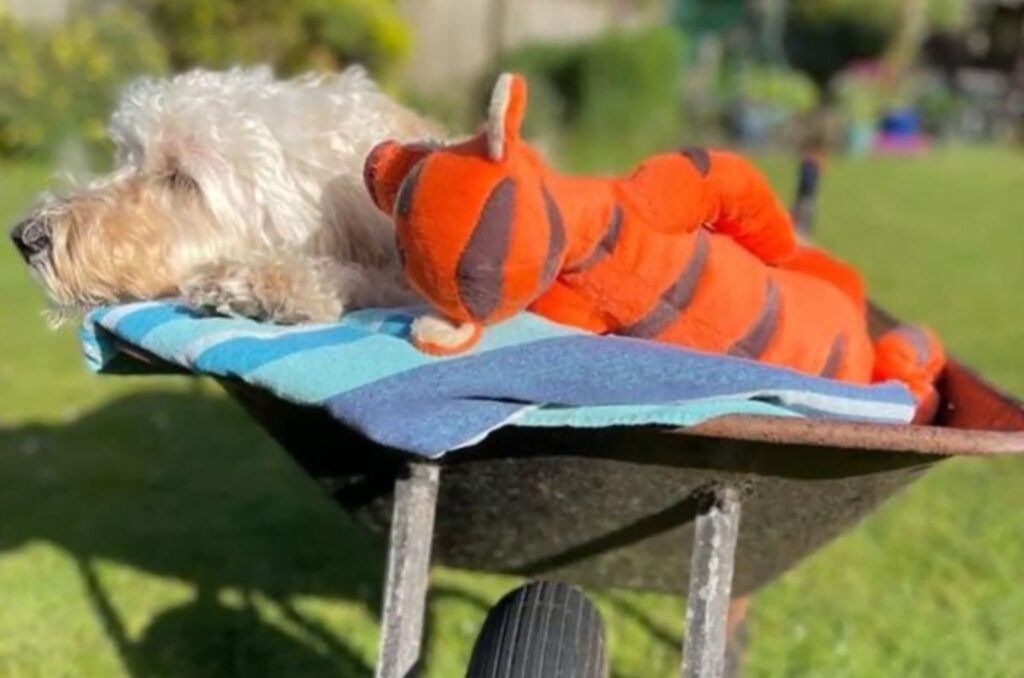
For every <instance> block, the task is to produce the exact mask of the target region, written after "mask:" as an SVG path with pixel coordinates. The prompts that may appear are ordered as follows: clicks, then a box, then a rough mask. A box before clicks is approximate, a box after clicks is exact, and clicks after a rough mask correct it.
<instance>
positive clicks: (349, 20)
mask: <svg viewBox="0 0 1024 678" xmlns="http://www.w3.org/2000/svg"><path fill="white" fill-rule="evenodd" d="M139 5H140V6H141V7H142V8H143V9H144V10H145V11H146V13H147V14H148V15H149V17H150V19H151V23H152V25H153V26H155V27H156V28H157V30H158V31H159V32H160V36H161V40H162V41H163V43H164V44H165V45H166V47H167V50H168V52H169V54H170V59H171V64H172V65H173V66H174V67H175V68H176V69H182V68H188V67H191V66H196V65H202V66H208V67H212V68H224V67H227V66H231V65H234V64H236V63H253V62H264V63H270V64H273V65H274V66H275V67H277V69H278V70H279V71H281V72H282V73H284V74H289V73H295V72H298V71H303V70H308V69H310V68H318V69H331V70H333V69H336V68H338V67H339V66H342V65H345V64H347V63H351V62H359V63H362V64H364V65H365V66H367V67H368V68H369V69H370V70H371V71H373V72H374V73H375V74H376V75H377V77H378V78H382V79H385V80H387V79H388V78H389V77H390V76H392V75H393V72H394V68H395V67H396V66H397V64H398V63H399V62H400V60H401V58H402V57H403V56H404V55H405V54H406V53H407V51H408V49H409V47H410V45H411V34H410V31H409V28H408V26H407V25H406V23H405V21H404V20H403V19H402V17H401V14H400V13H399V11H398V8H397V3H396V2H395V1H394V0H287V1H285V0H245V2H239V1H235V2H232V1H228V0H139Z"/></svg>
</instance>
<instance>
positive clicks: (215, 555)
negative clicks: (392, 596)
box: [0, 390, 384, 677]
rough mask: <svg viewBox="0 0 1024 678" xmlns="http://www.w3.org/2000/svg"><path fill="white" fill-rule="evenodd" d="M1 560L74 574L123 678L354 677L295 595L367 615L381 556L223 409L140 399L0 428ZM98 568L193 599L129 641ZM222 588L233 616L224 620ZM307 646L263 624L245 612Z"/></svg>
mask: <svg viewBox="0 0 1024 678" xmlns="http://www.w3.org/2000/svg"><path fill="white" fill-rule="evenodd" d="M0 478H4V479H5V481H4V487H3V488H2V491H0V515H3V516H4V517H5V518H4V520H3V521H0V554H2V553H4V552H7V551H10V550H12V549H15V548H18V547H19V546H21V545H24V544H26V543H28V542H32V541H45V542H49V543H51V544H53V545H55V546H57V547H59V548H60V549H63V550H64V551H66V552H67V553H68V554H69V555H70V556H71V557H72V558H73V559H74V561H75V562H76V563H77V566H78V571H79V574H80V576H81V578H82V582H83V586H84V588H85V590H86V591H87V594H88V598H89V600H90V603H91V604H92V606H93V609H94V611H95V614H96V615H97V617H98V618H99V620H100V621H101V623H102V624H103V627H104V629H105V631H106V633H107V635H108V637H109V638H110V640H111V642H112V644H113V645H114V646H116V647H117V648H118V651H119V652H120V655H121V658H122V661H123V664H124V666H125V667H126V668H127V670H128V671H129V672H130V673H131V674H132V675H134V676H143V675H145V676H154V675H155V676H181V677H192V676H225V675H245V676H281V675H302V676H321V675H322V676H328V675H330V676H353V677H355V676H364V675H370V674H371V669H370V667H369V666H367V665H366V663H365V661H364V660H362V658H361V655H360V654H359V653H357V652H355V651H354V650H352V649H351V648H350V647H349V646H348V645H347V644H346V642H345V640H344V639H342V638H337V637H336V636H335V635H334V634H333V633H332V632H331V631H330V630H329V629H326V628H324V627H323V626H321V625H320V623H319V622H318V621H317V620H315V619H312V618H310V617H309V616H307V615H304V614H303V613H302V612H301V611H300V610H299V609H297V608H296V606H295V605H293V603H292V600H293V597H294V596H296V595H311V596H324V597H328V598H341V599H347V600H350V601H354V602H356V603H357V604H361V605H363V606H365V607H366V608H367V609H368V610H371V611H374V612H377V613H378V614H379V610H378V606H379V601H380V598H381V591H380V582H381V575H382V572H383V567H384V549H383V545H382V544H381V543H380V542H379V540H377V539H375V538H373V537H371V536H370V535H369V534H367V533H366V532H365V531H364V530H363V529H362V528H361V527H359V526H357V525H355V524H354V523H353V522H351V521H350V520H348V519H347V518H346V516H345V515H344V514H342V513H341V512H340V511H338V510H337V509H336V508H335V507H334V506H332V505H331V504H330V503H329V502H328V501H327V500H326V499H325V498H324V497H323V495H322V493H321V492H320V491H319V488H318V487H317V486H316V485H315V484H313V483H312V481H310V480H308V479H307V478H305V477H304V476H303V475H302V474H301V473H300V472H299V471H298V470H297V469H296V468H295V467H294V466H293V465H292V464H291V462H290V461H289V460H288V458H287V457H286V456H285V455H284V454H283V453H281V452H280V450H278V449H277V448H276V447H275V446H274V445H273V443H271V442H270V441H269V439H267V438H266V437H265V436H264V435H263V434H262V433H260V432H259V431H258V430H257V429H256V428H255V427H253V426H252V425H251V424H249V423H248V422H247V421H246V420H245V417H244V416H243V415H242V413H241V412H240V411H239V410H238V409H237V408H236V407H235V406H234V405H233V404H232V403H231V402H230V401H229V400H227V399H226V398H221V397H213V396H211V395H208V394H205V393H204V392H203V391H202V390H196V391H195V392H193V393H174V392H146V393H140V394H136V395H131V396H127V397H124V398H122V399H119V400H116V401H113V402H111V403H109V404H107V405H105V406H104V407H102V408H100V409H98V410H96V411H92V412H89V413H87V414H85V415H84V416H82V417H81V418H79V419H77V420H76V421H73V422H71V423H68V424H66V425H58V426H48V425H27V426H23V427H20V428H15V429H7V430H2V429H0ZM99 561H106V562H113V563H116V564H120V565H125V566H128V567H131V568H134V569H138V570H142V571H145V572H147V573H151V574H154V575H157V576H161V577H168V578H173V579H177V580H181V581H185V582H188V583H189V584H191V585H192V586H193V587H194V590H195V598H194V599H193V600H191V601H189V602H187V603H185V604H183V605H180V606H177V607H174V608H171V609H168V610H165V611H163V612H162V613H160V614H159V615H158V616H156V617H155V618H154V619H152V620H151V621H150V623H149V625H148V626H147V627H146V628H145V629H144V630H143V631H142V632H141V633H140V634H139V635H138V636H137V637H136V638H132V637H130V635H129V634H128V633H127V632H126V630H125V628H124V625H123V622H122V620H121V617H120V616H119V614H118V611H117V609H116V607H115V605H114V604H113V601H112V600H111V597H110V595H109V593H108V592H107V591H106V590H105V588H104V586H103V582H102V580H101V577H100V573H99V572H98V570H97V563H98V562H99ZM225 589H232V590H233V591H236V592H238V591H240V592H241V594H242V596H241V597H242V601H243V602H242V604H241V605H231V606H228V605H225V604H224V603H223V602H222V600H221V596H220V594H221V593H222V592H223V591H224V590H225ZM254 596H258V597H259V598H260V599H261V600H262V601H270V603H271V604H272V605H273V606H274V608H275V611H276V612H277V613H278V614H279V615H280V616H281V617H283V618H284V619H286V620H287V623H288V624H290V625H291V626H292V627H293V628H298V629H300V630H301V635H302V636H304V637H305V638H306V639H307V642H304V641H303V640H300V639H298V638H297V637H296V635H297V634H290V633H285V632H283V631H282V630H280V629H278V628H277V627H276V626H273V625H271V624H269V623H267V622H266V621H264V620H263V619H262V618H261V615H260V613H259V611H258V610H257V608H256V607H255V605H254V604H253V597H254Z"/></svg>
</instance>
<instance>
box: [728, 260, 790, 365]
mask: <svg viewBox="0 0 1024 678" xmlns="http://www.w3.org/2000/svg"><path fill="white" fill-rule="evenodd" d="M764 297H765V298H764V303H763V304H762V305H761V311H760V312H759V313H758V314H757V320H755V321H754V324H753V325H751V326H750V329H749V330H747V332H746V334H744V335H743V337H742V338H741V339H740V340H739V341H737V342H736V343H735V344H733V345H732V346H730V347H729V351H728V353H729V355H732V356H736V357H738V358H752V359H754V360H756V359H757V358H760V357H761V354H762V353H764V351H765V349H766V348H768V344H770V343H771V341H772V337H774V336H775V330H776V329H778V327H779V315H780V311H781V310H782V304H781V297H780V295H779V285H778V283H777V282H775V280H773V279H771V278H769V279H768V288H767V290H766V291H765V295H764Z"/></svg>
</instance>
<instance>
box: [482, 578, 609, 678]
mask: <svg viewBox="0 0 1024 678" xmlns="http://www.w3.org/2000/svg"><path fill="white" fill-rule="evenodd" d="M605 647H606V645H605V635H604V624H603V622H602V621H601V614H600V613H599V612H598V611H597V608H596V607H594V604H593V603H591V602H590V600H588V599H587V597H586V596H585V595H583V593H581V592H580V591H578V590H577V589H575V588H573V587H571V586H569V585H568V584H562V583H558V582H547V581H535V582H530V583H528V584H524V585H523V586H520V587H519V588H518V589H516V590H514V591H512V592H511V593H509V594H507V595H506V596H505V597H504V598H502V599H501V600H499V601H498V603H497V604H496V605H495V606H494V607H492V608H491V611H490V612H489V613H488V614H487V619H486V620H484V626H483V629H481V631H480V635H479V636H478V637H477V640H476V645H474V646H473V656H472V658H471V659H470V662H469V671H467V672H466V677H467V678H606V677H607V675H608V663H607V657H606V653H605Z"/></svg>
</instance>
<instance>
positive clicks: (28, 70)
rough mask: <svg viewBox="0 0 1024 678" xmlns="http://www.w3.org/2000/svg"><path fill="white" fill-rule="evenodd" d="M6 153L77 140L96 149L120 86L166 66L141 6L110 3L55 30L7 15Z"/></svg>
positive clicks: (3, 80)
mask: <svg viewBox="0 0 1024 678" xmlns="http://www.w3.org/2000/svg"><path fill="white" fill-rule="evenodd" d="M0 44H2V45H3V46H4V48H3V50H4V51H3V53H2V54H0V154H2V155H29V154H37V153H40V152H44V151H52V150H54V148H55V147H56V146H58V145H60V144H61V143H63V142H65V141H66V140H68V139H69V138H78V139H82V140H84V141H85V142H86V144H87V146H89V147H92V148H95V147H97V146H98V145H100V144H103V143H104V139H105V121H106V118H107V116H108V115H109V113H110V108H111V105H112V103H113V101H114V99H115V98H116V96H117V91H118V90H119V88H120V87H121V86H122V85H123V84H124V83H125V82H126V81H127V80H128V79H130V78H131V77H133V76H135V75H137V74H138V73H140V72H160V71H162V70H164V69H165V68H166V58H165V54H164V51H163V48H162V47H161V46H160V44H159V42H158V41H157V40H156V38H155V37H154V36H153V35H152V34H151V33H150V32H149V31H148V30H147V28H146V25H145V23H144V21H143V20H142V17H141V16H140V15H139V14H138V13H136V12H133V11H129V10H125V9H119V8H114V7H109V6H108V7H107V8H105V9H102V10H101V11H98V12H96V13H93V14H91V15H89V16H86V15H81V16H75V17H72V18H71V19H70V20H68V21H67V22H65V23H63V24H60V25H58V26H55V27H54V28H52V29H49V30H43V29H30V28H26V27H23V26H20V25H19V24H17V23H15V22H14V21H13V20H12V19H11V18H9V17H6V16H3V15H0Z"/></svg>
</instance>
